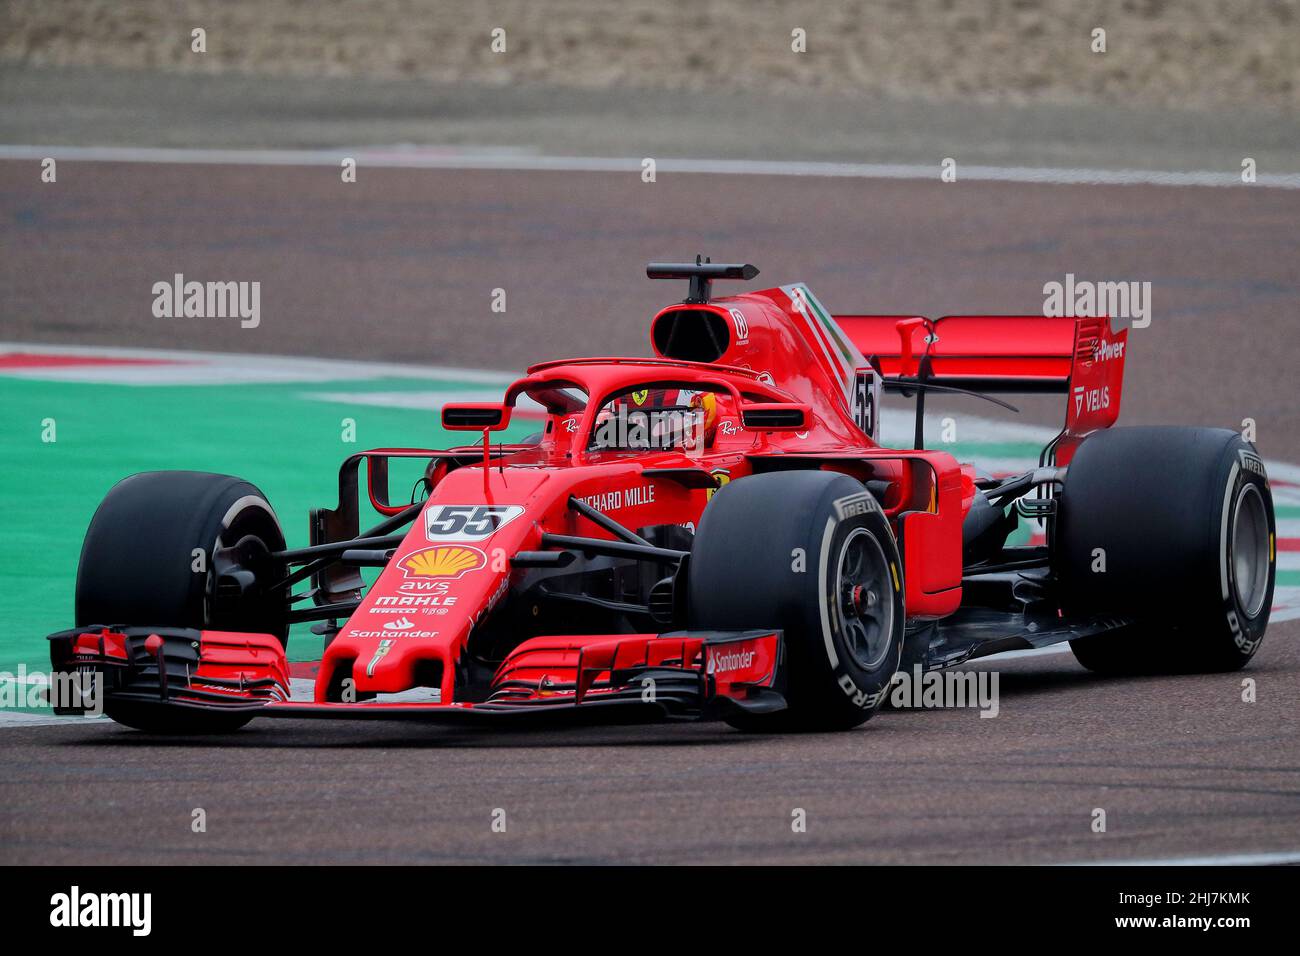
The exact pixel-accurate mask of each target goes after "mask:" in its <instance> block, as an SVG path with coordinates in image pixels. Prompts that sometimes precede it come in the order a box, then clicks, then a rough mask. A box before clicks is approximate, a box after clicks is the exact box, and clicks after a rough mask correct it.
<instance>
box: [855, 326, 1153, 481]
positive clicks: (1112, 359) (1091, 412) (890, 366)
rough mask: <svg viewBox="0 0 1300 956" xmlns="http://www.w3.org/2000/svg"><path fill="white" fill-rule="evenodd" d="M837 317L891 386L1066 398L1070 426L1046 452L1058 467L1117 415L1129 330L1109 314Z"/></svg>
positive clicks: (1111, 423) (1066, 413) (1066, 418)
mask: <svg viewBox="0 0 1300 956" xmlns="http://www.w3.org/2000/svg"><path fill="white" fill-rule="evenodd" d="M835 322H836V324H837V325H839V327H840V328H841V329H843V331H844V333H845V334H846V335H847V336H848V337H849V339H850V340H851V341H852V342H853V344H854V345H855V346H857V348H858V350H859V351H861V352H862V354H863V355H864V356H866V358H867V360H868V362H869V363H870V364H871V365H872V366H873V367H875V368H876V369H877V371H878V372H879V373H880V375H881V376H882V378H883V379H884V381H885V382H886V383H889V382H891V381H894V382H899V381H902V382H906V381H908V380H911V381H914V382H915V381H922V382H932V383H934V384H935V385H938V386H948V387H951V388H964V389H970V390H972V391H977V392H1019V393H1029V392H1057V393H1062V394H1066V395H1068V396H1069V397H1068V399H1067V401H1066V412H1065V426H1064V428H1063V429H1062V431H1061V434H1060V435H1058V436H1057V438H1056V439H1055V440H1054V441H1053V443H1052V444H1051V445H1049V446H1048V448H1047V449H1044V452H1045V459H1046V458H1048V457H1051V458H1052V460H1054V461H1055V462H1056V463H1057V464H1060V465H1064V464H1068V463H1069V460H1070V458H1071V457H1073V455H1074V449H1075V448H1077V447H1078V445H1079V442H1081V441H1082V440H1083V439H1084V438H1085V437H1086V436H1087V435H1089V434H1091V433H1092V432H1094V431H1097V430H1098V429H1101V428H1109V427H1110V426H1111V425H1113V424H1114V423H1115V421H1116V419H1118V418H1119V406H1120V394H1121V390H1122V387H1123V381H1124V353H1125V351H1126V349H1127V343H1128V330H1127V329H1122V330H1120V331H1118V332H1116V331H1114V330H1113V329H1112V328H1111V324H1110V320H1109V319H1108V318H1106V317H1105V316H1080V317H1078V318H1055V317H1045V316H1041V315H949V316H945V317H944V318H941V319H933V320H931V319H927V318H925V317H924V316H910V315H837V316H835Z"/></svg>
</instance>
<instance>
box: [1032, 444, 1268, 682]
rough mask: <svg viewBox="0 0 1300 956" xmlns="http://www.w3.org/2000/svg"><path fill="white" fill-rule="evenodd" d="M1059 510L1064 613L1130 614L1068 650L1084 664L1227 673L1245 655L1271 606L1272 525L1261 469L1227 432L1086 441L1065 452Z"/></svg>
mask: <svg viewBox="0 0 1300 956" xmlns="http://www.w3.org/2000/svg"><path fill="white" fill-rule="evenodd" d="M1059 501H1060V515H1059V520H1058V524H1057V533H1056V547H1057V553H1056V560H1057V565H1058V567H1057V570H1058V572H1059V574H1060V576H1061V581H1062V585H1063V587H1064V595H1063V596H1064V601H1065V604H1066V609H1067V610H1074V611H1076V612H1078V613H1089V612H1097V611H1101V612H1111V613H1115V614H1118V615H1123V616H1127V617H1130V618H1133V619H1134V623H1133V624H1132V625H1130V626H1128V627H1125V628H1122V629H1121V631H1120V632H1119V633H1115V634H1101V635H1097V636H1094V637H1088V638H1083V639H1081V640H1077V641H1072V642H1071V643H1070V647H1071V649H1072V650H1073V651H1074V655H1075V657H1076V658H1077V659H1078V661H1079V663H1081V664H1082V665H1083V666H1084V667H1087V668H1088V669H1089V670H1093V671H1098V672H1101V673H1112V674H1121V673H1156V672H1180V671H1181V672H1187V671H1193V672H1214V671H1232V670H1237V669H1238V668H1241V667H1243V666H1245V664H1246V662H1247V661H1249V660H1250V658H1251V657H1252V656H1253V655H1254V654H1255V652H1256V650H1258V648H1259V645H1260V642H1261V641H1262V640H1263V638H1264V631H1265V629H1266V628H1267V626H1268V618H1269V611H1270V608H1271V606H1272V603H1273V586H1274V577H1275V573H1274V572H1275V562H1276V548H1275V542H1276V537H1275V535H1276V523H1275V519H1274V515H1273V496H1272V494H1271V492H1270V491H1269V486H1268V478H1267V476H1266V475H1265V472H1264V464H1263V462H1262V461H1261V460H1260V458H1259V456H1258V454H1257V453H1256V452H1255V449H1254V447H1253V446H1252V445H1250V444H1249V443H1247V442H1245V441H1243V440H1242V438H1241V436H1240V435H1238V434H1237V433H1236V432H1233V431H1228V430H1226V429H1218V428H1172V427H1165V428H1159V427H1151V428H1117V429H1110V430H1108V431H1103V432H1098V433H1096V434H1094V435H1092V436H1090V437H1089V438H1087V439H1086V440H1085V441H1084V442H1083V444H1081V445H1080V446H1079V449H1078V451H1077V452H1076V453H1075V456H1074V459H1073V460H1072V461H1071V462H1070V466H1069V469H1068V471H1067V472H1066V476H1065V485H1064V487H1063V488H1062V491H1061V495H1060V499H1059ZM1100 569H1104V570H1100Z"/></svg>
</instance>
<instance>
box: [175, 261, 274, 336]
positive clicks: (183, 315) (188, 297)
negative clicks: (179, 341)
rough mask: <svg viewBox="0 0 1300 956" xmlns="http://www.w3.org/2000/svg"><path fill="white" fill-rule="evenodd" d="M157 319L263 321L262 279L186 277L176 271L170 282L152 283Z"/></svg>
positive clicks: (253, 325) (250, 325)
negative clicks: (218, 279)
mask: <svg viewBox="0 0 1300 956" xmlns="http://www.w3.org/2000/svg"><path fill="white" fill-rule="evenodd" d="M153 297H154V298H153V314H154V318H156V319H235V318H237V319H239V325H240V327H241V328H245V329H255V328H257V327H258V325H260V324H261V322H262V283H260V282H195V281H190V282H186V281H185V276H184V274H182V273H180V272H178V273H176V275H175V276H173V277H172V281H171V282H155V283H154V284H153Z"/></svg>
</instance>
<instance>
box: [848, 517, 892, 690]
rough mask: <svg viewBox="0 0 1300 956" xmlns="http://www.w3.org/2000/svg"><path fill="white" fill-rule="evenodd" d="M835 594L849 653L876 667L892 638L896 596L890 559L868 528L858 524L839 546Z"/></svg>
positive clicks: (869, 668) (886, 651) (860, 662)
mask: <svg viewBox="0 0 1300 956" xmlns="http://www.w3.org/2000/svg"><path fill="white" fill-rule="evenodd" d="M835 594H836V596H837V598H838V601H837V606H838V610H839V619H840V632H841V633H842V634H843V636H844V642H845V644H846V645H847V649H848V651H849V653H850V654H852V655H853V658H854V660H855V661H857V663H858V664H859V666H861V667H863V668H864V669H866V670H874V669H875V668H876V667H879V666H880V664H881V662H882V661H883V660H884V659H885V657H886V656H887V655H888V654H889V649H890V645H891V644H892V642H893V633H894V600H893V591H892V590H890V587H889V560H888V559H887V558H886V557H885V551H884V549H883V548H882V547H881V546H880V542H879V541H877V540H876V538H875V536H874V535H873V534H871V532H869V531H868V530H867V529H866V528H855V529H854V530H853V531H852V532H850V533H849V536H848V537H847V538H845V540H844V544H843V545H841V546H840V557H839V562H838V567H837V570H836V576H835Z"/></svg>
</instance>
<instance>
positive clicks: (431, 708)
mask: <svg viewBox="0 0 1300 956" xmlns="http://www.w3.org/2000/svg"><path fill="white" fill-rule="evenodd" d="M50 642H51V658H52V661H53V664H54V669H55V671H56V672H59V673H65V674H69V673H70V674H74V675H76V676H77V677H78V678H79V680H78V682H77V683H78V685H79V686H81V687H95V686H97V687H99V688H101V691H100V692H101V693H102V694H103V695H104V699H103V704H104V707H105V709H106V710H107V711H108V712H109V715H110V716H112V708H113V705H114V704H115V703H119V702H121V703H128V702H129V703H130V704H131V705H133V706H135V707H137V708H138V707H140V706H142V705H144V706H150V705H152V706H157V707H159V708H160V709H165V710H169V711H173V712H190V713H193V712H205V711H206V712H209V713H218V712H224V713H232V712H242V713H249V714H251V715H253V716H258V717H281V718H326V719H345V720H355V719H363V720H419V721H426V722H434V723H447V724H465V723H476V722H493V721H498V722H501V723H507V724H510V725H518V724H522V723H529V724H534V723H538V724H551V723H623V722H647V721H658V720H691V719H715V718H719V717H723V716H725V715H726V714H727V712H729V711H746V712H751V713H766V712H771V711H776V710H781V709H783V708H784V707H785V706H786V704H785V698H784V697H783V696H782V695H781V691H780V688H781V686H782V680H783V656H784V655H783V645H782V638H781V633H780V632H779V631H761V630H759V631H713V632H685V631H683V632H674V633H670V634H657V635H654V634H639V635H638V634H630V635H596V636H588V635H582V636H556V637H543V638H533V639H531V640H527V641H525V642H523V643H522V644H521V645H519V647H517V648H516V649H515V650H514V651H513V652H512V653H511V654H510V655H509V657H507V658H506V660H505V661H503V662H502V663H501V665H500V667H499V668H498V670H497V672H496V675H495V676H494V678H493V680H492V683H491V686H490V687H489V688H488V691H487V694H486V695H481V696H484V699H482V700H464V701H459V700H458V701H448V702H441V701H420V702H411V701H386V700H384V699H382V698H378V699H372V700H358V701H352V702H349V701H338V702H317V701H310V702H309V701H296V700H292V699H291V693H290V681H289V667H288V664H287V662H286V660H285V657H284V651H283V648H282V647H281V646H280V643H279V641H278V640H277V639H276V638H275V637H273V636H271V635H267V634H238V633H232V632H220V631H200V630H195V629H190V628H164V627H121V626H98V625H97V626H94V627H88V628H74V629H72V630H69V631H61V632H59V633H57V634H52V635H50ZM88 679H89V680H88ZM54 704H55V712H56V713H61V714H80V713H86V712H89V711H91V710H93V709H94V705H95V702H94V701H93V699H91V698H90V697H89V696H88V695H82V696H81V697H80V698H79V699H77V700H75V701H54Z"/></svg>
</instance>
